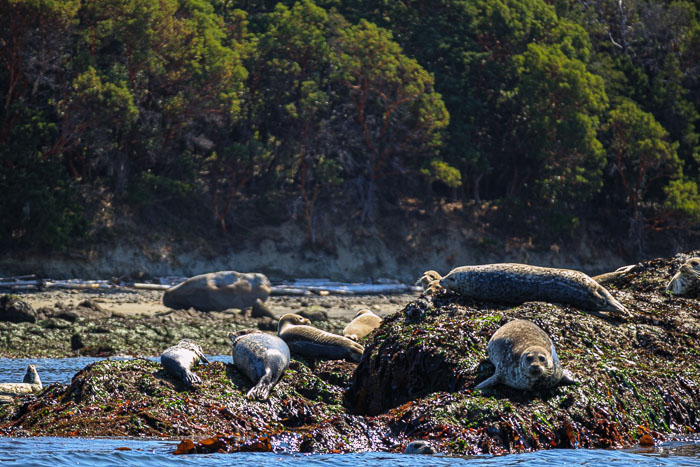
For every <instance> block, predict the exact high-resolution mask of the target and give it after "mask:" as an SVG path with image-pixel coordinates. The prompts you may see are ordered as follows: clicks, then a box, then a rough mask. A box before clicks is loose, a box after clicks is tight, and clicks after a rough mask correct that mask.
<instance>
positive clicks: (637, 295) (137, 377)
mask: <svg viewBox="0 0 700 467" xmlns="http://www.w3.org/2000/svg"><path fill="white" fill-rule="evenodd" d="M683 261H684V259H683V258H680V257H677V258H669V259H659V260H653V261H648V262H645V263H641V264H639V265H637V266H636V267H635V268H634V270H633V271H630V272H628V273H626V274H625V275H622V276H620V277H618V278H613V279H612V280H611V281H610V282H609V283H608V284H607V287H608V289H609V290H610V292H611V293H612V294H613V295H614V296H615V298H616V299H618V300H619V301H620V302H621V303H622V304H623V305H624V306H625V307H626V308H627V309H628V310H629V311H630V312H631V313H632V317H631V318H621V317H611V316H609V315H607V314H605V313H592V312H589V311H584V310H579V309H576V308H574V307H571V306H561V305H557V304H551V303H543V302H529V303H525V304H522V305H518V306H512V305H503V304H494V303H486V302H475V301H473V300H469V299H464V298H462V297H460V296H458V295H455V294H452V293H449V292H445V291H439V292H437V293H435V294H434V295H432V296H430V297H427V296H424V297H421V298H419V299H417V300H415V301H413V302H411V303H409V304H407V305H406V306H405V307H404V308H403V310H401V311H399V312H397V313H395V314H394V315H391V316H389V317H387V318H385V320H384V322H383V324H382V326H381V327H380V328H378V329H376V330H375V331H374V332H373V333H372V334H370V335H369V336H368V337H367V338H366V339H364V340H362V341H361V342H362V343H363V344H364V346H365V352H364V354H363V358H362V360H361V361H360V363H359V364H358V365H355V364H353V363H350V362H340V361H330V362H321V363H318V362H316V363H314V362H308V361H304V360H292V362H291V365H290V369H289V370H288V371H287V373H286V375H285V377H284V378H283V379H282V381H281V382H280V384H279V385H278V386H277V387H275V389H274V390H273V393H272V395H271V398H270V399H269V401H268V402H265V403H262V402H257V401H250V400H248V399H246V398H245V392H246V391H248V390H249V389H250V387H251V385H252V383H251V382H250V381H248V379H247V378H245V377H244V376H243V375H241V374H240V373H238V372H237V371H236V370H234V369H233V367H232V366H231V365H224V364H223V363H213V364H211V365H209V366H206V367H202V368H201V369H200V370H198V374H199V375H200V377H201V378H202V385H201V387H200V389H199V390H197V391H187V390H186V389H185V388H184V386H182V384H180V383H179V382H177V381H173V380H171V379H170V378H169V377H168V376H167V375H165V374H164V372H163V370H162V369H161V368H160V366H159V365H158V364H156V363H153V362H149V361H145V360H134V361H128V362H117V361H111V362H99V363H97V364H94V365H92V366H90V367H87V368H86V369H85V370H83V371H81V372H80V373H78V374H77V375H76V376H75V377H74V379H73V382H72V383H71V385H70V386H67V387H59V386H52V387H49V388H47V389H44V390H43V391H42V393H41V394H39V395H38V396H28V397H27V398H26V399H25V400H24V402H23V403H15V404H12V405H10V406H7V407H4V408H0V433H4V434H6V435H20V434H25V435H26V434H31V435H50V436H57V435H58V436H67V435H71V436H123V435H124V434H127V435H129V436H166V437H171V438H186V439H185V440H183V442H182V443H181V445H180V447H179V448H178V451H179V452H181V453H197V452H217V451H223V452H235V451H246V450H248V451H250V450H258V451H269V450H287V451H292V452H324V453H325V452H362V451H392V452H400V451H402V450H403V448H404V447H405V446H406V445H407V444H408V442H409V441H412V440H415V439H423V440H427V441H429V442H430V444H431V446H433V447H434V448H435V449H436V450H437V451H439V452H443V453H449V454H458V455H471V454H480V453H508V452H521V451H527V450H536V449H549V448H553V447H559V448H576V447H580V448H621V447H626V446H630V445H633V444H636V443H639V442H644V443H648V442H649V441H650V440H651V442H653V441H654V440H661V439H664V438H665V437H667V436H669V435H674V434H675V435H682V434H686V433H697V432H699V431H700V360H699V359H698V355H700V302H699V301H698V300H694V299H689V298H683V297H675V296H672V295H669V294H666V293H665V285H666V283H667V282H668V280H669V279H670V277H671V276H672V275H673V274H674V273H675V272H676V270H677V269H678V268H679V267H680V265H681V264H682V263H683ZM513 319H527V320H530V321H532V322H534V323H535V324H537V326H539V327H540V328H542V329H543V330H544V331H545V332H546V333H547V334H548V335H549V336H550V338H551V339H552V341H553V342H554V345H555V347H556V349H557V353H558V355H559V359H560V360H561V363H562V365H563V366H564V367H565V368H567V369H568V370H570V371H571V373H572V374H573V375H574V376H575V377H576V379H577V380H578V381H579V384H577V385H574V386H560V387H556V388H552V389H547V390H544V391H539V392H527V391H520V390H514V389H510V388H508V387H505V386H496V387H493V388H491V389H489V390H485V391H479V390H476V389H475V386H476V385H477V384H478V383H479V382H481V381H483V380H484V379H486V378H488V377H489V376H490V375H491V374H492V373H493V371H494V368H493V365H491V364H490V363H489V362H488V360H487V342H488V339H489V338H490V336H491V335H492V334H493V333H494V332H495V331H496V330H497V329H498V328H499V327H500V326H502V325H503V324H505V323H507V322H509V321H511V320H513ZM346 387H347V388H348V389H347V391H345V390H344V388H346Z"/></svg>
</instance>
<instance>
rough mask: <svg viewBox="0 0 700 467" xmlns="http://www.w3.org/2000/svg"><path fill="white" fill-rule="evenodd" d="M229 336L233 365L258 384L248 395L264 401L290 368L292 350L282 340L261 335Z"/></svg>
mask: <svg viewBox="0 0 700 467" xmlns="http://www.w3.org/2000/svg"><path fill="white" fill-rule="evenodd" d="M228 337H229V338H230V339H231V344H232V345H233V351H232V352H231V355H232V357H233V365H234V366H235V367H236V368H237V369H238V370H239V371H240V372H241V373H243V374H244V375H246V376H247V377H248V379H250V380H251V381H252V382H253V383H255V386H253V387H252V389H251V390H250V391H248V393H247V394H246V396H248V397H249V398H253V399H257V400H259V401H264V400H265V399H267V398H268V397H270V392H271V391H272V388H274V387H275V386H276V385H277V383H279V381H280V379H282V376H284V372H285V370H286V369H287V368H288V367H289V359H290V355H289V347H287V344H286V343H285V342H284V341H283V340H282V339H280V338H279V337H277V336H272V335H270V334H264V333H261V332H252V333H250V334H245V335H243V336H236V335H235V334H229V336H228Z"/></svg>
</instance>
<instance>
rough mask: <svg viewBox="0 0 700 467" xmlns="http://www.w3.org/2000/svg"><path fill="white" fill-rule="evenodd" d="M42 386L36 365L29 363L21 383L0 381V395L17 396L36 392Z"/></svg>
mask: <svg viewBox="0 0 700 467" xmlns="http://www.w3.org/2000/svg"><path fill="white" fill-rule="evenodd" d="M42 388H43V385H42V384H41V379H40V378H39V373H38V372H37V371H36V367H35V366H34V365H29V366H28V367H27V372H26V373H25V374H24V379H23V380H22V382H21V383H0V395H2V396H8V397H17V396H23V395H25V394H31V393H33V392H37V391H39V390H41V389H42Z"/></svg>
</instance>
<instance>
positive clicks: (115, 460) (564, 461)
mask: <svg viewBox="0 0 700 467" xmlns="http://www.w3.org/2000/svg"><path fill="white" fill-rule="evenodd" d="M699 442H700V440H699ZM176 445H177V442H175V441H150V440H131V439H85V438H0V464H2V465H3V466H20V465H21V466H27V465H32V466H47V467H55V466H58V465H92V466H116V465H139V466H160V465H216V466H220V465H222V464H224V465H255V466H270V467H286V466H302V465H306V466H309V465H311V466H313V465H319V466H321V465H324V466H335V467H344V466H347V467H356V466H358V465H373V466H374V465H376V466H386V467H390V466H446V467H447V466H453V465H456V466H459V465H464V466H544V465H547V466H571V465H586V466H608V465H617V466H627V465H641V466H700V445H698V444H697V443H693V442H690V443H686V442H675V443H666V444H665V445H662V446H659V447H656V448H654V449H652V450H649V451H645V452H641V451H639V452H634V451H606V450H601V449H595V450H585V449H579V450H572V449H554V450H549V451H540V452H532V453H525V454H512V455H508V456H476V457H470V458H462V457H448V456H441V455H433V456H421V455H404V454H387V453H379V452H367V453H358V454H275V453H235V454H201V455H194V454H192V455H185V456H176V455H174V454H172V453H173V451H174V450H175V447H176Z"/></svg>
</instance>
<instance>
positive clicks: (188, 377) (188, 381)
mask: <svg viewBox="0 0 700 467" xmlns="http://www.w3.org/2000/svg"><path fill="white" fill-rule="evenodd" d="M182 381H184V383H185V385H186V386H187V387H190V388H191V387H194V386H198V385H199V384H201V383H202V380H201V379H199V376H197V375H195V374H194V373H192V372H191V371H186V370H185V371H184V374H183V375H182Z"/></svg>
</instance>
